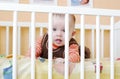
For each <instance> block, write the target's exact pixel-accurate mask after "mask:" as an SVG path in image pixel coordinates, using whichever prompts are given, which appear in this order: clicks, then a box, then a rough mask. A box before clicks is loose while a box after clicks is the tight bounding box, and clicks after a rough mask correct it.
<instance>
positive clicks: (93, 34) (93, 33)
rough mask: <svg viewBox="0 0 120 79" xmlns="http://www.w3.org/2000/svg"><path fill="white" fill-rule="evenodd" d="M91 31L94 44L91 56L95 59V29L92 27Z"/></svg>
mask: <svg viewBox="0 0 120 79" xmlns="http://www.w3.org/2000/svg"><path fill="white" fill-rule="evenodd" d="M91 33H92V37H91V39H92V40H91V41H92V45H91V47H92V50H91V51H92V56H91V57H92V58H93V59H94V57H95V56H94V55H95V53H94V52H95V51H94V49H95V46H94V37H95V32H94V29H92V32H91Z"/></svg>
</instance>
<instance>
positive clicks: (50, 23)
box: [48, 13, 53, 79]
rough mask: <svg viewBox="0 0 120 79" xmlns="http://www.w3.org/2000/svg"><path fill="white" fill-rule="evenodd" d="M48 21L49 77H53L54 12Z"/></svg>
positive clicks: (50, 14) (49, 78)
mask: <svg viewBox="0 0 120 79" xmlns="http://www.w3.org/2000/svg"><path fill="white" fill-rule="evenodd" d="M48 22H49V26H48V79H52V39H53V38H52V13H49V17H48Z"/></svg>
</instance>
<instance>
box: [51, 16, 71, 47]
mask: <svg viewBox="0 0 120 79" xmlns="http://www.w3.org/2000/svg"><path fill="white" fill-rule="evenodd" d="M69 25H70V26H71V25H72V24H71V23H70V24H69ZM69 31H70V32H69V38H71V37H72V32H73V28H72V30H71V29H70V30H69ZM52 35H53V43H54V44H55V45H57V46H63V45H64V44H65V19H64V17H59V16H58V17H53V33H52Z"/></svg>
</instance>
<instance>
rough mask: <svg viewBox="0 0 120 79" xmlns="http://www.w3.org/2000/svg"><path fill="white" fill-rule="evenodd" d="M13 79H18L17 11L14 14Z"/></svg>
mask: <svg viewBox="0 0 120 79" xmlns="http://www.w3.org/2000/svg"><path fill="white" fill-rule="evenodd" d="M12 77H13V79H17V11H14V13H13V74H12Z"/></svg>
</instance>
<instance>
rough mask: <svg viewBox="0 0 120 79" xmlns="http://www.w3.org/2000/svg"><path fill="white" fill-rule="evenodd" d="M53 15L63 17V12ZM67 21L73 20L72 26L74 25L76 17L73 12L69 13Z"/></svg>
mask: <svg viewBox="0 0 120 79" xmlns="http://www.w3.org/2000/svg"><path fill="white" fill-rule="evenodd" d="M53 17H63V18H65V14H61V13H53ZM69 21H71V22H74V27H75V22H76V18H75V15H74V14H69ZM71 22H70V23H71Z"/></svg>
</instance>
